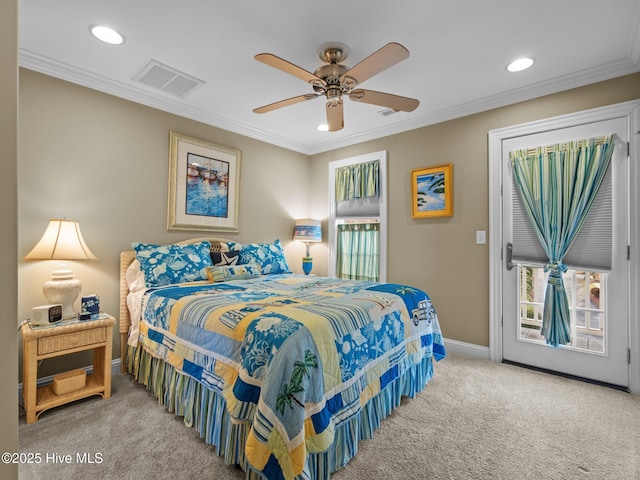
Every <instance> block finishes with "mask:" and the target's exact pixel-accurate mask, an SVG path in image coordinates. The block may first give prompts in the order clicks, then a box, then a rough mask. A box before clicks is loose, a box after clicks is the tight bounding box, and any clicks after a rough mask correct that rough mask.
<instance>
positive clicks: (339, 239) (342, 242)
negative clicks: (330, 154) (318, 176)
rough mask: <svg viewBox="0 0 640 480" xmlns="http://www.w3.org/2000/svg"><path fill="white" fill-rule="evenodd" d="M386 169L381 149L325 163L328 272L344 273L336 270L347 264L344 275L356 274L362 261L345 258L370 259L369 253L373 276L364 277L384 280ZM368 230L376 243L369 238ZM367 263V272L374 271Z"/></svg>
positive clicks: (335, 274) (343, 267) (333, 273)
mask: <svg viewBox="0 0 640 480" xmlns="http://www.w3.org/2000/svg"><path fill="white" fill-rule="evenodd" d="M386 168H387V165H386V152H385V151H382V152H376V153H372V154H367V155H362V156H359V157H352V158H347V159H344V160H337V161H335V162H331V163H330V164H329V198H330V199H331V200H330V211H329V251H330V259H329V275H331V276H343V274H345V272H342V273H341V272H340V271H338V269H340V270H345V265H351V266H349V268H347V270H349V271H348V272H346V274H345V275H347V277H348V278H353V277H351V273H350V272H351V270H353V271H357V272H358V275H360V273H362V272H363V271H364V270H362V268H361V263H362V262H358V263H357V264H356V263H353V262H348V261H346V260H345V259H347V258H354V259H355V258H370V254H371V255H374V256H375V257H376V258H377V263H378V265H377V268H376V270H377V278H375V277H374V276H373V274H371V273H367V275H366V276H367V277H371V278H375V280H380V281H385V280H386V238H387V234H386V228H387V227H386V219H387V203H386ZM363 232H368V233H367V234H366V235H364V234H363ZM371 232H374V233H375V236H376V237H377V240H376V242H372V241H371V239H372V238H373V237H372V236H371ZM347 238H349V241H348V242H347V241H346V239H347ZM374 244H375V248H374V247H373V245H374ZM346 248H347V249H348V250H349V251H345V249H346ZM361 250H366V251H361ZM369 250H371V251H369ZM367 264H368V265H369V266H368V267H367V269H366V271H367V272H371V271H372V270H374V269H373V267H371V265H370V262H369V261H367ZM353 265H357V266H355V267H354V266H353Z"/></svg>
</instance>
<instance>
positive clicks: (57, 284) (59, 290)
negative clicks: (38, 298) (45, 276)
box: [42, 269, 82, 320]
mask: <svg viewBox="0 0 640 480" xmlns="http://www.w3.org/2000/svg"><path fill="white" fill-rule="evenodd" d="M81 290H82V284H81V283H80V280H78V279H77V278H74V277H73V272H72V271H71V270H62V269H58V270H56V271H54V272H53V274H52V275H51V280H47V281H46V282H45V283H44V285H43V286H42V293H44V296H45V298H46V299H47V301H48V302H49V303H51V304H57V303H59V304H61V305H62V319H63V320H69V319H71V318H75V317H76V316H77V313H76V311H75V309H74V308H73V304H74V303H75V301H76V299H77V298H78V295H80V291H81Z"/></svg>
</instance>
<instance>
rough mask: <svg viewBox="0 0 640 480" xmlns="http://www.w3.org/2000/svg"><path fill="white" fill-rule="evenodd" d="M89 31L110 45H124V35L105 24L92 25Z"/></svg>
mask: <svg viewBox="0 0 640 480" xmlns="http://www.w3.org/2000/svg"><path fill="white" fill-rule="evenodd" d="M89 31H90V32H91V34H92V35H93V36H94V37H96V38H97V39H98V40H102V41H103V42H105V43H108V44H110V45H122V44H123V43H124V37H123V36H122V35H120V34H119V33H118V32H116V31H115V30H114V29H113V28H110V27H105V26H104V25H91V26H90V27H89Z"/></svg>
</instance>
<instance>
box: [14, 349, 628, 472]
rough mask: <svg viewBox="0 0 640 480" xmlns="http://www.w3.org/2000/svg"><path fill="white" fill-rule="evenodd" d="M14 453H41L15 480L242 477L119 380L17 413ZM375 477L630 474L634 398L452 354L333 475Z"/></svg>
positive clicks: (134, 386)
mask: <svg viewBox="0 0 640 480" xmlns="http://www.w3.org/2000/svg"><path fill="white" fill-rule="evenodd" d="M152 432H155V435H150V433H152ZM20 451H21V452H24V453H40V455H41V462H40V463H39V464H33V463H31V464H24V465H22V466H21V467H20V480H40V479H42V480H58V479H59V480H76V479H77V480H81V479H82V480H84V479H90V478H91V479H114V480H115V479H119V480H129V479H131V480H134V479H135V480H138V479H145V478H150V479H158V480H163V479H167V480H169V479H171V480H181V479H185V480H190V479H215V480H239V479H242V478H243V473H242V472H241V471H239V470H237V469H235V468H234V467H230V466H226V465H224V462H223V461H222V459H221V458H219V457H218V456H216V455H215V454H214V453H213V451H212V448H211V447H210V446H207V445H205V444H204V442H203V441H202V440H201V439H199V438H198V436H197V434H195V432H194V431H193V430H192V429H189V428H187V427H185V426H184V424H183V423H182V421H181V419H180V418H177V417H175V416H174V415H173V414H169V413H167V412H165V411H164V410H163V408H162V407H161V406H159V405H158V404H157V402H156V401H155V399H154V398H153V397H152V396H151V394H150V393H149V392H147V391H146V390H145V389H144V388H143V387H141V386H139V385H138V384H136V383H135V382H134V381H133V380H132V379H131V378H130V377H128V376H120V375H118V376H116V377H114V379H113V395H112V398H111V399H110V400H108V401H103V400H101V399H99V398H94V399H88V400H84V401H80V402H76V403H74V404H72V405H68V406H64V407H59V408H57V409H54V410H52V411H49V412H45V413H44V414H43V415H42V416H41V417H40V419H39V420H38V422H36V423H35V424H33V425H26V424H25V423H24V418H23V417H21V419H20ZM78 454H80V456H78ZM65 455H69V456H70V458H71V462H70V464H66V463H61V462H62V461H63V460H61V458H64V456H65ZM89 459H93V461H94V463H87V461H88V460H89ZM82 460H84V463H82ZM377 479H401V480H413V479H415V480H418V479H420V480H423V479H434V480H435V479H451V480H466V479H481V480H484V479H500V480H520V479H531V480H543V479H549V480H556V479H558V480H564V479H585V480H609V479H610V480H640V395H630V394H628V393H624V392H620V391H616V390H612V389H609V388H606V387H601V386H596V385H591V384H587V383H583V382H579V381H576V380H570V379H566V378H562V377H557V376H553V375H548V374H544V373H539V372H534V371H531V370H527V369H523V368H520V367H516V366H512V365H504V364H497V363H492V362H488V361H483V360H478V359H474V358H470V357H465V356H461V355H457V354H450V355H449V356H448V357H447V358H446V359H444V360H443V361H441V362H439V363H437V364H436V366H435V376H434V378H433V380H432V381H431V382H430V383H429V385H428V386H427V388H426V389H425V390H424V391H423V392H422V393H421V394H419V395H418V396H417V397H416V398H414V399H411V400H409V399H407V400H405V401H403V403H402V405H401V406H400V407H399V408H398V409H397V410H396V411H395V412H394V413H393V414H392V415H391V416H390V417H389V418H387V419H386V420H385V421H384V422H383V423H382V426H381V428H380V429H379V430H378V431H377V432H376V434H375V436H374V438H373V439H372V440H367V441H363V442H361V443H360V451H359V452H358V454H357V455H356V457H355V458H354V459H352V460H351V462H350V463H349V464H348V465H347V466H346V467H345V468H343V469H341V470H340V471H338V472H336V473H334V474H333V475H332V480H377Z"/></svg>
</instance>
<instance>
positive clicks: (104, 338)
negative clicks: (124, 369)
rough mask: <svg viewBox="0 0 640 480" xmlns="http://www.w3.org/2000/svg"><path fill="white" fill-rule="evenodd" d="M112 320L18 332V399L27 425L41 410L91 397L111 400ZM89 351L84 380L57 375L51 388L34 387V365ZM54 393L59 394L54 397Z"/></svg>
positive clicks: (72, 375) (75, 375)
mask: <svg viewBox="0 0 640 480" xmlns="http://www.w3.org/2000/svg"><path fill="white" fill-rule="evenodd" d="M115 321H116V320H115V318H113V317H112V316H110V315H107V314H101V315H100V318H98V319H94V320H86V321H79V320H75V321H69V322H63V323H58V324H53V325H50V326H33V327H32V326H31V325H29V324H28V323H26V324H25V325H24V326H23V327H22V329H21V332H22V341H23V352H22V362H23V369H22V396H23V398H24V408H25V411H26V412H27V418H26V421H27V423H34V422H35V421H36V420H37V418H38V416H39V415H40V414H41V413H42V412H44V411H45V410H47V409H49V408H53V407H57V406H59V405H64V404H65V403H69V402H74V401H76V400H80V399H81V398H86V397H90V396H92V395H100V396H102V398H104V399H105V400H106V399H108V398H109V397H111V349H112V340H113V325H114V323H115ZM84 350H93V371H92V372H91V374H89V375H87V376H86V378H85V379H84V386H80V383H81V379H80V376H81V375H80V374H79V373H78V372H75V371H72V372H67V374H59V375H57V376H56V377H57V380H58V381H57V382H56V386H55V390H54V385H53V384H49V385H44V386H42V387H39V388H37V386H36V384H37V381H38V362H39V361H41V360H44V359H46V358H52V357H59V356H62V355H68V354H70V353H76V352H82V351H84ZM56 392H58V393H59V394H58V395H57V394H56Z"/></svg>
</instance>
